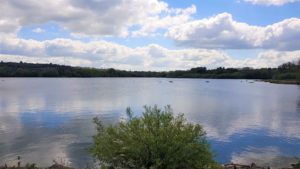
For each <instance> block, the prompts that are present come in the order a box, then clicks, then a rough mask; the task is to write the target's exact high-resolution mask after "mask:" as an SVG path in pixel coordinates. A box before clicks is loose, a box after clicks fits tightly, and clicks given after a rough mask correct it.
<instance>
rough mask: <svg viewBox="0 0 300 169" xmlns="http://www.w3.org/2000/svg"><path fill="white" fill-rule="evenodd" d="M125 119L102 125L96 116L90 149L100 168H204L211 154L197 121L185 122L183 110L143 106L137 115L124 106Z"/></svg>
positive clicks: (213, 164) (210, 163) (210, 165)
mask: <svg viewBox="0 0 300 169" xmlns="http://www.w3.org/2000/svg"><path fill="white" fill-rule="evenodd" d="M127 115H128V118H129V120H128V121H126V122H124V121H123V122H119V123H117V124H116V125H110V126H108V127H104V126H103V125H102V123H101V121H100V120H99V119H97V118H95V119H94V122H95V124H96V126H97V128H96V129H97V134H96V135H95V136H94V143H93V145H92V147H91V153H92V154H93V156H94V157H96V158H97V159H98V160H99V161H100V164H101V166H102V168H122V169H208V168H214V166H215V162H214V161H213V154H212V152H211V150H210V147H209V145H208V143H207V141H206V138H205V132H204V131H203V129H202V127H201V126H200V125H199V124H192V123H188V122H187V121H186V119H185V118H184V116H183V114H181V115H178V116H174V115H173V113H172V110H171V108H170V106H167V107H165V109H164V110H161V109H159V108H157V106H154V107H147V106H145V110H144V112H143V114H142V116H141V117H134V116H133V115H132V112H131V110H130V109H129V108H128V109H127Z"/></svg>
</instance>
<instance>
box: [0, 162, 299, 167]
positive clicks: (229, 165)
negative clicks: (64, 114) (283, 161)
mask: <svg viewBox="0 0 300 169" xmlns="http://www.w3.org/2000/svg"><path fill="white" fill-rule="evenodd" d="M299 167H300V162H298V163H297V164H291V165H290V166H289V167H284V168H278V169H299ZM92 168H93V167H91V169H92ZM0 169H76V168H73V167H70V166H66V165H61V164H58V163H55V164H53V165H51V166H49V167H38V166H36V164H26V165H25V166H20V163H18V164H17V166H7V165H6V164H5V165H3V166H0ZM87 169H89V168H87ZM216 169H270V166H258V165H256V164H255V163H251V164H249V165H245V164H234V163H229V164H219V165H218V166H217V168H216Z"/></svg>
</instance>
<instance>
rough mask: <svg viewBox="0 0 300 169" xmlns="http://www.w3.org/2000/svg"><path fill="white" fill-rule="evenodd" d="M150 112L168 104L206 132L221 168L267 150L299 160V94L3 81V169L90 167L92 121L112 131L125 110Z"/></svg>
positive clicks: (257, 87)
mask: <svg viewBox="0 0 300 169" xmlns="http://www.w3.org/2000/svg"><path fill="white" fill-rule="evenodd" d="M154 104H158V105H159V106H164V105H167V104H170V105H171V106H172V108H173V109H174V111H175V113H178V112H184V113H186V116H187V118H188V119H189V120H191V121H193V122H199V123H201V124H203V126H204V128H205V130H206V131H207V133H208V135H207V136H208V139H209V140H210V142H211V144H212V146H213V148H214V150H215V151H216V152H217V155H218V156H217V159H218V160H219V161H220V162H229V161H231V160H233V161H234V160H240V161H242V160H247V159H249V160H253V159H254V155H253V154H255V152H257V151H259V150H260V149H261V151H265V152H275V151H266V149H265V147H272V150H276V158H280V157H284V158H283V159H287V158H291V159H292V157H291V156H293V155H294V156H300V154H299V153H300V152H298V153H297V152H295V150H297V149H298V150H299V149H300V143H299V142H300V130H299V126H300V113H299V112H300V93H299V88H298V87H297V86H289V85H274V84H268V83H263V82H256V83H253V84H248V83H240V81H239V80H211V82H210V83H209V84H208V83H205V81H204V80H201V79H173V83H169V82H168V79H155V78H153V79H142V78H141V79H135V78H120V79H118V78H116V79H109V78H99V79H5V83H4V84H1V87H0V138H1V139H0V157H1V160H2V161H1V160H0V164H1V163H4V160H5V161H7V160H15V158H16V156H17V155H21V156H22V157H23V159H24V161H28V162H29V161H30V162H36V163H38V164H42V165H48V164H49V163H50V164H51V162H52V160H53V159H57V158H64V159H65V161H69V162H70V163H72V164H73V165H75V166H82V165H84V164H83V163H85V161H88V160H90V159H89V158H88V159H86V158H85V157H86V156H87V151H86V148H87V147H88V145H89V144H90V142H91V136H92V135H93V133H94V125H93V124H92V123H91V122H92V118H93V117H95V116H101V117H102V119H103V120H104V121H105V122H106V123H113V122H116V121H118V120H120V119H122V118H124V114H125V108H126V107H127V106H131V107H132V108H133V111H134V112H140V111H141V110H142V106H143V105H154ZM249 147H252V148H249ZM253 149H255V151H254V153H253ZM256 150H257V151H256ZM267 150H269V149H267ZM267 155H268V154H267ZM248 157H249V158H248ZM272 157H273V156H272ZM272 159H273V158H272ZM272 159H266V160H272ZM245 162H246V161H245Z"/></svg>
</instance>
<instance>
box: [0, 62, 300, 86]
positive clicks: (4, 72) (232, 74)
mask: <svg viewBox="0 0 300 169" xmlns="http://www.w3.org/2000/svg"><path fill="white" fill-rule="evenodd" d="M0 77H167V78H213V79H274V80H297V81H300V60H299V61H298V62H297V63H293V62H288V63H285V64H282V65H280V66H278V67H277V68H260V69H254V68H250V67H244V68H224V67H218V68H216V69H207V68H206V67H196V68H192V69H190V70H176V71H168V72H166V71H165V72H155V71H125V70H117V69H113V68H109V69H97V68H87V67H72V66H65V65H57V64H52V63H50V64H37V63H23V62H19V63H15V62H3V61H1V62H0Z"/></svg>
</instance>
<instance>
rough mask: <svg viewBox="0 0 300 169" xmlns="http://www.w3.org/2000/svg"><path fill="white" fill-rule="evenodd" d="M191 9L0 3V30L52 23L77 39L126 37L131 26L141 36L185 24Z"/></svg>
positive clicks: (110, 2)
mask: <svg viewBox="0 0 300 169" xmlns="http://www.w3.org/2000/svg"><path fill="white" fill-rule="evenodd" d="M195 10H196V8H195V6H191V7H190V8H187V9H173V8H169V6H168V4H167V3H165V2H164V1H159V0H74V1H70V0H55V1H47V2H45V1H39V0H27V1H19V0H2V1H1V6H0V31H1V32H16V31H18V30H19V29H20V27H22V26H24V25H30V24H44V23H47V22H55V23H58V24H59V25H61V26H62V27H63V28H65V29H67V30H69V31H70V32H71V33H72V34H74V35H80V36H127V35H129V29H130V27H132V26H137V27H138V29H140V28H141V30H136V31H137V32H136V33H135V34H136V35H145V34H148V33H153V32H154V31H155V30H156V29H158V28H165V27H166V26H170V25H173V24H175V23H176V22H179V21H180V22H185V21H187V20H188V19H189V18H190V15H191V14H193V13H194V12H195ZM155 23H158V24H157V25H156V24H155Z"/></svg>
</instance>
